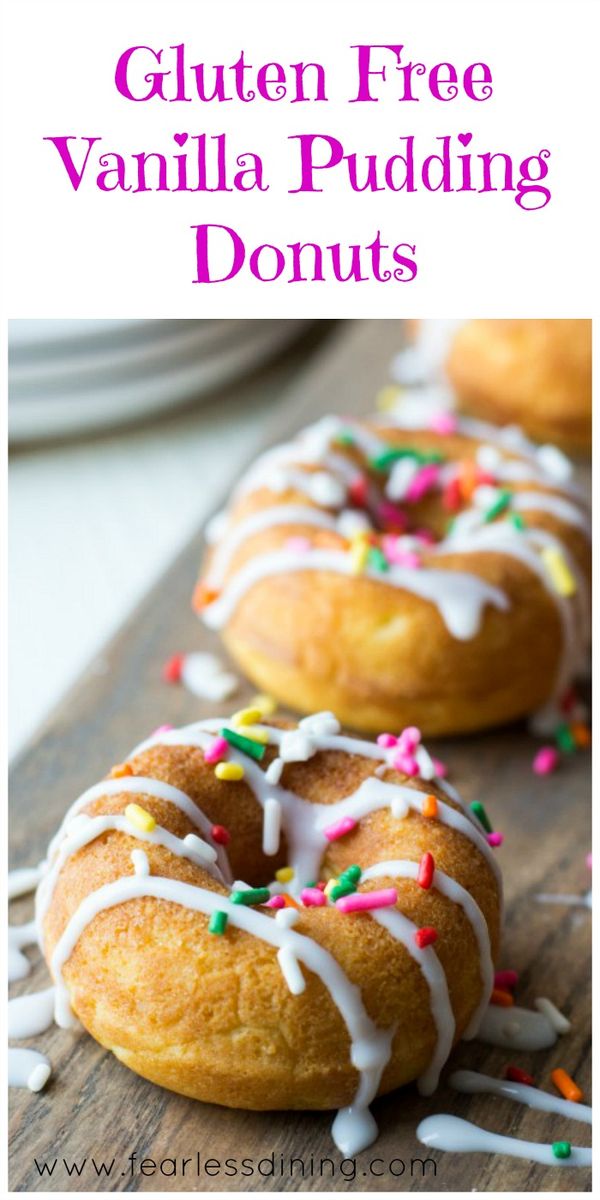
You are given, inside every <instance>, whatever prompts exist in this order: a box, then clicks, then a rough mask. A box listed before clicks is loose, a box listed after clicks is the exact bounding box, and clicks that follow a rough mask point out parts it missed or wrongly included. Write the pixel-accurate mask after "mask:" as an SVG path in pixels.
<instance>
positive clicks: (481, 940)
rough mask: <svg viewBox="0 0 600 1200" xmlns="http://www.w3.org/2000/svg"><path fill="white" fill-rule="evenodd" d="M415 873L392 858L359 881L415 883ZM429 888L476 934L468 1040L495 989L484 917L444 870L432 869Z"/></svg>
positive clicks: (465, 1035)
mask: <svg viewBox="0 0 600 1200" xmlns="http://www.w3.org/2000/svg"><path fill="white" fill-rule="evenodd" d="M418 874H419V864H418V863H415V862H409V861H406V860H398V859H395V860H393V861H390V862H380V863H376V864H375V865H374V866H373V867H368V868H367V870H366V871H363V873H362V876H361V881H362V880H366V879H377V878H378V877H381V876H383V875H385V876H389V877H390V878H402V879H415V880H416V879H417V876H418ZM431 887H432V889H435V891H438V892H439V893H440V895H442V896H446V898H447V899H448V900H452V902H453V903H454V904H459V905H460V907H461V908H462V910H463V912H464V914H465V916H466V918H467V920H468V921H469V923H470V925H471V928H472V930H473V933H474V934H475V939H476V941H477V946H478V948H479V963H480V970H481V985H482V992H481V1000H480V1002H479V1005H478V1007H477V1008H476V1010H475V1012H474V1013H473V1016H472V1017H471V1020H470V1021H469V1024H468V1026H467V1028H466V1030H465V1032H464V1033H463V1038H464V1039H465V1040H466V1041H468V1040H470V1039H471V1038H474V1037H476V1035H477V1032H478V1029H479V1026H480V1024H481V1021H482V1020H483V1014H484V1012H485V1010H486V1008H487V1006H488V999H489V997H490V995H491V993H492V988H493V986H494V963H493V961H492V951H491V946H490V935H489V930H488V927H487V922H486V920H485V917H484V915H483V913H482V911H481V909H480V907H479V905H478V904H476V902H475V900H474V899H473V897H472V896H471V894H470V892H467V890H466V888H463V887H461V885H460V883H457V881H456V880H455V879H451V878H450V876H449V875H445V874H444V872H443V871H440V869H439V867H436V868H435V871H434V874H433V881H432V884H431ZM444 1061H445V1060H444ZM442 1065H443V1064H442Z"/></svg>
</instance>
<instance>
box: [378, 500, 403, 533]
mask: <svg viewBox="0 0 600 1200" xmlns="http://www.w3.org/2000/svg"><path fill="white" fill-rule="evenodd" d="M377 512H378V516H379V520H380V521H381V524H382V525H393V526H394V528H396V529H406V526H407V525H408V518H407V516H406V513H403V512H402V509H401V508H396V505H395V504H391V503H390V501H389V500H382V502H381V504H380V505H379V507H378V510H377Z"/></svg>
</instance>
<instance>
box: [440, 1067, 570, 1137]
mask: <svg viewBox="0 0 600 1200" xmlns="http://www.w3.org/2000/svg"><path fill="white" fill-rule="evenodd" d="M448 1083H449V1084H450V1086H451V1087H453V1088H455V1089H456V1091H457V1092H465V1093H466V1094H468V1095H482V1094H488V1095H492V1096H502V1097H504V1098H506V1099H507V1100H516V1101H518V1103H520V1104H526V1105H527V1107H528V1108H535V1109H537V1111H538V1112H548V1113H557V1114H558V1115H559V1116H560V1117H567V1118H569V1120H571V1121H583V1122H584V1123H585V1124H586V1125H591V1123H592V1110H591V1108H590V1107H589V1106H588V1105H587V1104H575V1103H574V1101H573V1100H563V1099H562V1097H560V1096H552V1095H551V1094H550V1092H542V1091H541V1090H540V1089H539V1088H537V1087H530V1086H529V1084H526V1083H513V1082H512V1080H509V1079H494V1077H493V1076H492V1075H483V1074H480V1073H479V1072H478V1071H454V1072H453V1074H452V1075H451V1076H450V1078H449V1080H448Z"/></svg>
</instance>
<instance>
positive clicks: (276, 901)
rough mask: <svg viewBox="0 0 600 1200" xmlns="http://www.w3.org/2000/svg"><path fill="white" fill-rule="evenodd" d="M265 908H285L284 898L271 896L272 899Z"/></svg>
mask: <svg viewBox="0 0 600 1200" xmlns="http://www.w3.org/2000/svg"><path fill="white" fill-rule="evenodd" d="M265 908H285V900H284V898H283V896H271V899H270V900H267V901H266V903H265Z"/></svg>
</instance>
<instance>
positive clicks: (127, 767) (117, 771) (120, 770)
mask: <svg viewBox="0 0 600 1200" xmlns="http://www.w3.org/2000/svg"><path fill="white" fill-rule="evenodd" d="M125 775H133V767H132V765H131V763H128V762H125V763H117V766H116V767H113V769H112V771H111V773H110V777H111V779H123V777H124V776H125Z"/></svg>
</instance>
